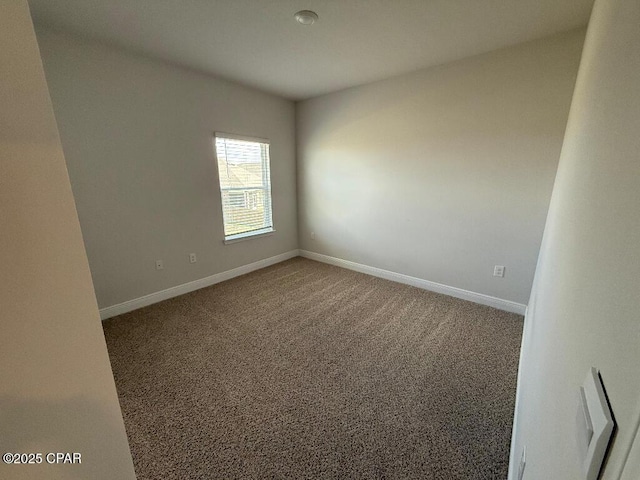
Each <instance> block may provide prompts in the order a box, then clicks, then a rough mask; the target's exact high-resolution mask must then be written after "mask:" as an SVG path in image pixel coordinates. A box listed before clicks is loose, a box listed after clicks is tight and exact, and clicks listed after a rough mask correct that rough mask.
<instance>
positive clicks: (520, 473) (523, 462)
mask: <svg viewBox="0 0 640 480" xmlns="http://www.w3.org/2000/svg"><path fill="white" fill-rule="evenodd" d="M526 464H527V447H524V448H523V449H522V456H521V457H520V465H519V466H518V480H522V478H523V477H524V467H525V465H526Z"/></svg>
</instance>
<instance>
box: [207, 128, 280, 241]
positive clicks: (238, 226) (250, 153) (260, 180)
mask: <svg viewBox="0 0 640 480" xmlns="http://www.w3.org/2000/svg"><path fill="white" fill-rule="evenodd" d="M215 151H216V157H217V161H218V174H219V178H220V194H221V196H222V216H223V218H224V238H225V241H227V240H235V239H239V238H245V237H250V236H253V235H260V234H263V233H268V232H273V231H274V230H273V220H272V214H271V177H270V171H269V141H268V140H264V139H260V138H250V137H241V136H236V135H229V134H225V133H216V134H215Z"/></svg>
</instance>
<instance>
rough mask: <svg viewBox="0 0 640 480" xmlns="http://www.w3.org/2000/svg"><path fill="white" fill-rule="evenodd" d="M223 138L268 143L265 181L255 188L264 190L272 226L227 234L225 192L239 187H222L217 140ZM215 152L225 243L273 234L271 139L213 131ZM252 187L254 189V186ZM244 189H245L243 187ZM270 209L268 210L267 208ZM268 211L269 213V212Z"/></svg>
mask: <svg viewBox="0 0 640 480" xmlns="http://www.w3.org/2000/svg"><path fill="white" fill-rule="evenodd" d="M219 138H221V139H227V140H240V141H244V142H253V143H259V144H261V147H260V148H261V149H262V148H263V147H262V145H266V146H267V148H266V170H265V168H264V166H265V160H264V159H263V164H262V165H263V167H262V178H263V182H262V187H256V188H255V190H262V191H264V199H265V200H264V204H265V205H264V208H265V215H268V218H269V219H270V220H271V222H270V223H271V226H270V227H265V228H260V229H257V230H250V231H248V232H242V233H235V234H232V235H227V233H226V226H227V222H226V216H225V210H224V199H223V192H224V191H231V190H234V189H237V187H231V188H223V187H222V183H221V182H220V162H219V161H218V145H217V140H218V139H219ZM213 153H214V157H215V164H216V173H217V174H218V177H217V181H218V193H219V195H220V197H219V198H220V210H221V213H222V233H223V236H224V239H223V242H224V243H225V244H231V243H236V242H240V241H243V240H250V239H253V238H260V237H266V236H269V235H273V234H274V233H275V231H276V229H275V226H274V224H275V222H274V220H273V198H272V195H271V190H272V189H271V142H270V141H269V139H267V138H261V137H251V136H247V135H237V134H234V133H226V132H214V133H213ZM251 189H254V188H253V187H252V188H251ZM242 190H243V191H244V189H242ZM245 195H246V194H245ZM267 209H268V210H267ZM267 212H268V213H267Z"/></svg>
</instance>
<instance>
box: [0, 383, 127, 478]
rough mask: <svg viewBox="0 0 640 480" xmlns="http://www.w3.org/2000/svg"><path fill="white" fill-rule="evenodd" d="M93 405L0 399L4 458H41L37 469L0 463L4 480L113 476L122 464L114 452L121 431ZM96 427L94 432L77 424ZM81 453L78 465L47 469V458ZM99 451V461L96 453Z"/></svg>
mask: <svg viewBox="0 0 640 480" xmlns="http://www.w3.org/2000/svg"><path fill="white" fill-rule="evenodd" d="M114 423H115V422H114V420H113V418H112V415H109V414H108V413H107V412H106V411H105V410H104V409H103V408H101V407H100V404H99V403H98V402H96V401H95V400H91V399H88V398H86V397H78V396H76V397H70V398H67V399H60V400H56V401H51V400H33V399H27V400H24V399H21V398H18V397H15V396H7V395H5V396H2V397H0V425H2V435H1V437H0V453H2V454H4V453H6V452H11V453H42V456H43V462H42V463H41V464H34V465H6V464H5V463H4V462H2V463H0V478H54V477H55V478H69V479H74V478H78V479H87V478H91V475H92V473H95V472H100V471H102V472H109V471H112V470H113V467H114V465H118V464H120V463H122V452H121V451H118V450H116V449H113V448H112V447H111V443H112V439H113V438H115V437H119V435H120V432H119V431H118V430H116V429H115V428H111V427H110V425H112V424H114ZM87 424H91V425H95V426H96V428H95V430H93V431H89V430H86V429H83V428H77V426H78V425H80V426H82V425H87ZM50 452H54V453H58V452H62V453H74V452H78V453H80V454H81V463H80V464H69V463H67V464H64V463H63V464H49V463H47V461H46V455H47V453H50ZM97 452H99V454H100V455H99V456H98V455H96V453H97Z"/></svg>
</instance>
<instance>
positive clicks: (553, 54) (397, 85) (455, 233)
mask: <svg viewBox="0 0 640 480" xmlns="http://www.w3.org/2000/svg"><path fill="white" fill-rule="evenodd" d="M583 38H584V32H583V31H573V32H570V33H568V34H564V35H560V36H556V37H552V38H548V39H545V40H541V41H536V42H532V43H528V44H524V45H520V46H516V47H513V48H508V49H505V50H499V51H496V52H493V53H489V54H486V55H481V56H477V57H473V58H469V59H466V60H462V61H459V62H455V63H452V64H448V65H444V66H441V67H436V68H430V69H427V70H422V71H419V72H417V73H413V74H410V75H404V76H400V77H395V78H392V79H389V80H386V81H382V82H377V83H373V84H370V85H365V86H361V87H355V88H351V89H348V90H344V91H341V92H337V93H333V94H329V95H325V96H321V97H317V98H314V99H311V100H308V101H305V102H301V103H300V104H299V105H298V108H297V140H298V162H299V164H298V170H299V171H298V189H299V207H298V208H299V232H300V233H299V239H300V247H301V248H302V249H305V250H310V251H313V252H317V253H321V254H326V255H330V256H334V257H338V258H342V259H346V260H350V261H353V262H357V263H361V264H365V265H369V266H373V267H378V268H382V269H386V270H391V271H394V272H398V273H402V274H405V275H410V276H413V277H417V278H421V279H425V280H429V281H433V282H438V283H442V284H445V285H449V286H453V287H458V288H462V289H465V290H470V291H472V292H477V293H482V294H486V295H490V296H493V297H498V298H501V299H505V300H509V301H514V302H517V303H521V304H526V303H527V300H528V297H529V293H530V290H531V283H532V280H533V274H534V268H535V264H536V259H537V256H538V249H539V246H540V241H541V238H542V232H543V228H544V221H545V217H546V213H547V208H548V204H549V199H550V195H551V188H552V185H553V178H554V175H555V172H556V166H557V162H558V157H559V155H560V147H561V145H562V137H563V133H564V128H565V124H566V121H567V115H568V111H569V105H570V101H571V93H572V90H573V85H574V81H575V76H576V72H577V68H578V62H579V58H580V52H581V48H582V42H583ZM312 231H313V232H315V234H316V239H315V240H312V239H311V237H310V233H311V232H312ZM494 265H505V266H506V268H507V270H506V276H505V278H503V279H500V278H496V277H493V276H492V273H493V266H494Z"/></svg>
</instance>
